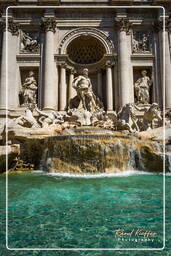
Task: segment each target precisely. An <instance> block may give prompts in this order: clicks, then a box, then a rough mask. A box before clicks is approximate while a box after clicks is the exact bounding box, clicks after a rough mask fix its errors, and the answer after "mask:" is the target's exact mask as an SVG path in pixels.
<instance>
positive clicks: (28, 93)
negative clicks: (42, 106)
mask: <svg viewBox="0 0 171 256" xmlns="http://www.w3.org/2000/svg"><path fill="white" fill-rule="evenodd" d="M21 94H22V96H23V101H24V102H23V104H22V105H23V106H36V97H37V82H36V79H35V77H34V72H33V71H29V74H28V77H26V79H25V81H24V84H23V85H22V91H21Z"/></svg>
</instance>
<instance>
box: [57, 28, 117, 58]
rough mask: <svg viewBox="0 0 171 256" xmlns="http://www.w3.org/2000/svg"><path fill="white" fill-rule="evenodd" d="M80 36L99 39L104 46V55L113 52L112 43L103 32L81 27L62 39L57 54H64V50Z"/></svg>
mask: <svg viewBox="0 0 171 256" xmlns="http://www.w3.org/2000/svg"><path fill="white" fill-rule="evenodd" d="M82 35H85V36H86V35H87V36H93V37H95V38H97V39H99V40H100V41H101V43H102V44H103V45H104V47H105V50H106V53H107V54H111V53H113V51H114V45H113V42H112V41H111V40H110V39H109V37H108V35H106V34H105V33H104V32H102V31H100V30H98V29H95V28H89V27H88V28H87V27H83V28H77V29H74V30H71V31H70V32H68V33H67V34H66V35H65V36H64V38H63V39H62V41H61V43H60V45H59V53H60V54H66V49H67V46H68V45H69V43H70V42H71V41H72V40H73V39H75V38H77V37H79V36H82Z"/></svg>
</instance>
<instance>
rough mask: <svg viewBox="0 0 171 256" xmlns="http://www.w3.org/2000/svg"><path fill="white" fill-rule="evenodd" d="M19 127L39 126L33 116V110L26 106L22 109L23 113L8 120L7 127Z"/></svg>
mask: <svg viewBox="0 0 171 256" xmlns="http://www.w3.org/2000/svg"><path fill="white" fill-rule="evenodd" d="M19 127H25V128H40V126H39V124H38V122H37V120H36V119H35V117H34V116H33V112H32V111H31V110H30V109H29V108H26V110H25V111H24V115H21V116H19V117H17V118H15V119H14V120H12V121H10V122H9V124H8V128H19Z"/></svg>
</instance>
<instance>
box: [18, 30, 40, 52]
mask: <svg viewBox="0 0 171 256" xmlns="http://www.w3.org/2000/svg"><path fill="white" fill-rule="evenodd" d="M38 49H39V44H38V41H37V40H36V39H33V38H32V37H31V36H30V35H29V33H25V32H23V31H22V32H21V51H26V52H36V51H37V50H38Z"/></svg>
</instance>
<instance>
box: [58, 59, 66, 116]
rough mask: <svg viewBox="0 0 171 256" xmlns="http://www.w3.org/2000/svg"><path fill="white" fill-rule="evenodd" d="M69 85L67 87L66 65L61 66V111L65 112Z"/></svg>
mask: <svg viewBox="0 0 171 256" xmlns="http://www.w3.org/2000/svg"><path fill="white" fill-rule="evenodd" d="M66 99H67V85H66V64H65V63H62V64H61V73H60V86H59V110H61V111H64V110H65V108H66V103H67V100H66Z"/></svg>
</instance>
